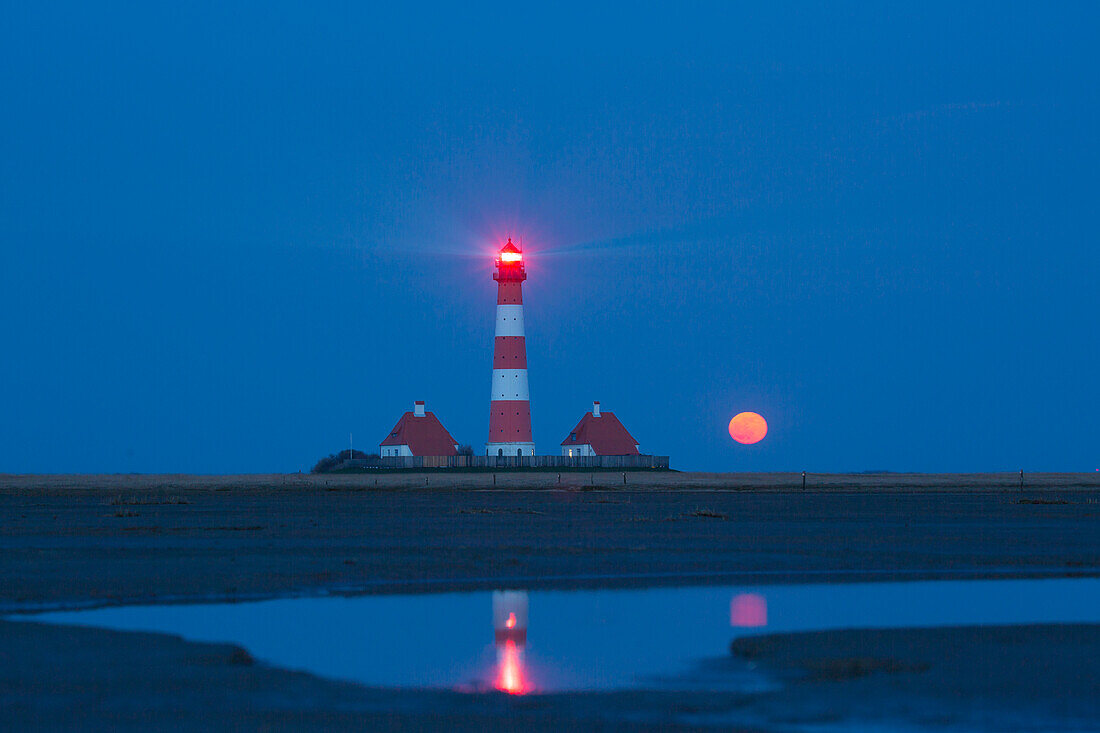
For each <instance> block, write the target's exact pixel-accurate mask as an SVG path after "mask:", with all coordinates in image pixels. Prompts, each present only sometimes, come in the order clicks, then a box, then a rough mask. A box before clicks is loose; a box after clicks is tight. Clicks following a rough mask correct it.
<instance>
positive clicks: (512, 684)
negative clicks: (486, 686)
mask: <svg viewBox="0 0 1100 733" xmlns="http://www.w3.org/2000/svg"><path fill="white" fill-rule="evenodd" d="M498 663H499V665H500V670H499V673H498V674H497V682H496V688H497V689H498V690H500V691H501V692H507V693H508V694H510V695H523V694H524V693H526V692H527V683H526V681H525V680H524V679H523V659H522V657H521V656H520V651H519V647H517V646H516V643H515V642H514V641H506V642H504V646H503V648H501V649H500V650H499V654H498Z"/></svg>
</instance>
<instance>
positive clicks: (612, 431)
mask: <svg viewBox="0 0 1100 733" xmlns="http://www.w3.org/2000/svg"><path fill="white" fill-rule="evenodd" d="M586 443H587V444H588V445H590V446H592V450H593V451H595V453H596V455H598V456H636V455H639V453H638V441H636V440H634V436H633V435H631V434H630V433H628V432H627V430H626V428H624V427H623V424H622V423H621V422H619V418H617V417H615V413H613V412H603V411H601V412H600V416H599V417H593V415H592V413H591V412H586V413H585V414H584V417H582V418H581V421H580V422H579V423H577V427H575V428H573V430H572V431H571V432H570V433H569V435H567V436H566V438H565V440H563V441H562V442H561V444H562V445H565V446H569V445H585V444H586Z"/></svg>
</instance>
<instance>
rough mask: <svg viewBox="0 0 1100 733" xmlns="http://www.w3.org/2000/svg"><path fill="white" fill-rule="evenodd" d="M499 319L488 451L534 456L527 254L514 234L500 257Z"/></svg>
mask: <svg viewBox="0 0 1100 733" xmlns="http://www.w3.org/2000/svg"><path fill="white" fill-rule="evenodd" d="M496 268H497V271H496V272H494V273H493V279H494V280H496V281H497V319H496V332H495V334H494V338H493V381H492V387H491V390H492V391H491V396H490V398H489V440H488V441H486V443H485V455H487V456H533V455H535V443H534V440H533V439H532V437H531V395H530V393H529V392H528V390H527V342H526V339H525V337H524V331H523V281H524V280H526V279H527V271H526V270H525V269H524V267H523V253H522V252H520V251H519V249H518V248H517V247H516V245H514V244H512V240H511V239H509V240H508V243H507V244H505V245H504V247H502V248H501V250H500V256H499V257H497V261H496Z"/></svg>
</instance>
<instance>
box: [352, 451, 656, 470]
mask: <svg viewBox="0 0 1100 733" xmlns="http://www.w3.org/2000/svg"><path fill="white" fill-rule="evenodd" d="M348 468H364V469H370V468H382V469H392V468H401V469H408V468H650V469H659V470H666V471H667V470H668V456H646V455H639V456H382V457H380V458H356V459H349V460H345V461H343V462H342V463H340V464H339V465H338V466H337V467H336V469H335V470H337V471H339V470H342V469H348Z"/></svg>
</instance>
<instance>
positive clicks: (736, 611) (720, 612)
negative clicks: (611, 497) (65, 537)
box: [33, 578, 1100, 693]
mask: <svg viewBox="0 0 1100 733" xmlns="http://www.w3.org/2000/svg"><path fill="white" fill-rule="evenodd" d="M33 618H34V619H35V620H41V621H48V622H52V623H62V624H79V625H87V626H97V627H103V628H108V629H115V630H124V631H157V632H167V633H173V634H178V635H180V636H182V637H184V638H186V639H190V640H193V641H205V642H231V643H235V644H239V645H241V646H243V647H245V648H246V649H248V650H249V651H250V652H251V653H252V654H253V656H255V657H256V658H258V659H260V660H262V661H264V662H267V663H270V664H273V665H276V666H279V667H285V668H290V669H298V670H304V671H308V672H312V673H314V674H318V675H322V676H325V677H332V678H339V679H346V680H352V681H355V682H360V683H363V684H368V685H376V686H386V687H433V688H451V689H462V690H471V691H476V690H491V689H494V688H495V689H500V690H504V691H507V692H512V693H528V692H554V691H565V690H610V689H629V688H634V689H677V688H690V689H739V690H754V689H763V688H766V687H768V686H769V685H771V684H772V682H771V681H769V680H768V679H767V678H766V677H764V676H763V675H762V674H761V673H760V672H758V671H756V670H754V669H753V668H752V667H751V666H750V665H748V664H746V663H744V662H741V661H740V660H737V659H735V658H733V657H732V656H731V655H730V653H729V645H730V642H731V641H732V640H733V639H734V638H736V637H737V636H741V635H746V634H760V633H781V632H791V631H813V630H825V629H841V628H899V627H900V628H906V627H934V626H965V625H982V624H988V625H995V624H1025V623H1090V622H1091V623H1096V622H1100V579H1091V578H1089V579H1051V580H981V581H973V580H963V581H919V582H890V583H851V584H809V585H776V586H759V587H721V586H705V587H687V588H655V589H646V590H583V591H531V592H526V591H523V590H507V591H497V592H469V593H465V592H464V593H436V594H421V595H368V596H356V597H331V596H330V597H315V598H292V599H281V600H269V601H257V602H248V603H211V604H190V605H179V604H177V605H160V606H156V605H153V606H123V607H113V608H99V609H94V610H86V611H65V612H52V613H43V614H36V615H35V616H33Z"/></svg>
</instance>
